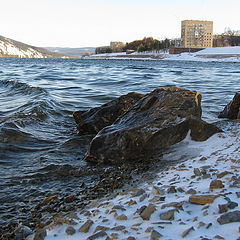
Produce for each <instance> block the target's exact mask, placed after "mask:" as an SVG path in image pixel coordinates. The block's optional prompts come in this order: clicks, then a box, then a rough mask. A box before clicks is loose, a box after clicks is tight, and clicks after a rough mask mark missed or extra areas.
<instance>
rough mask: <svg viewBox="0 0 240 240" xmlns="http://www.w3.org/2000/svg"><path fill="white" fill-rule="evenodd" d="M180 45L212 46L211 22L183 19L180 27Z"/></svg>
mask: <svg viewBox="0 0 240 240" xmlns="http://www.w3.org/2000/svg"><path fill="white" fill-rule="evenodd" d="M181 39H182V46H183V47H185V48H192V47H197V48H202V47H204V48H205V47H212V43H213V22H212V21H200V20H184V21H182V28H181Z"/></svg>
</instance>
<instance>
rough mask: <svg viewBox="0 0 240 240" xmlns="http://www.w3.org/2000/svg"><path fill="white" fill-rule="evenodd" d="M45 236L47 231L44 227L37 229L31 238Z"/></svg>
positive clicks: (40, 238)
mask: <svg viewBox="0 0 240 240" xmlns="http://www.w3.org/2000/svg"><path fill="white" fill-rule="evenodd" d="M46 236H47V231H46V230H45V229H40V230H37V232H36V233H35V235H34V237H33V240H44V238H45V237H46Z"/></svg>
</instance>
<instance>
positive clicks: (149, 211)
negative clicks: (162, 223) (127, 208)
mask: <svg viewBox="0 0 240 240" xmlns="http://www.w3.org/2000/svg"><path fill="white" fill-rule="evenodd" d="M155 211H156V207H155V205H153V204H149V205H148V206H147V207H146V208H144V210H143V211H142V212H141V213H140V217H141V218H142V219H143V220H149V219H150V217H151V215H152V214H153V213H154V212H155Z"/></svg>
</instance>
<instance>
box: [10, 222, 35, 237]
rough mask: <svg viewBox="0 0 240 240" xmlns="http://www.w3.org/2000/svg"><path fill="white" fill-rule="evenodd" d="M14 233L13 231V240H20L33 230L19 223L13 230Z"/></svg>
mask: <svg viewBox="0 0 240 240" xmlns="http://www.w3.org/2000/svg"><path fill="white" fill-rule="evenodd" d="M14 233H15V240H22V239H26V237H27V236H29V235H31V234H33V231H32V230H31V229H30V228H29V227H27V226H23V225H20V226H19V227H18V228H17V229H16V230H15V231H14Z"/></svg>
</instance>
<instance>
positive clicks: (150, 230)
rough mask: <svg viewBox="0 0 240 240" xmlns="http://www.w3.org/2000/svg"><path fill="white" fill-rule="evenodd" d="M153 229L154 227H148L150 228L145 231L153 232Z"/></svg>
mask: <svg viewBox="0 0 240 240" xmlns="http://www.w3.org/2000/svg"><path fill="white" fill-rule="evenodd" d="M152 230H153V227H148V228H147V229H146V230H145V232H146V233H149V232H152Z"/></svg>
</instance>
